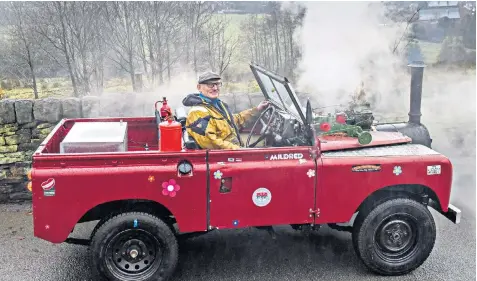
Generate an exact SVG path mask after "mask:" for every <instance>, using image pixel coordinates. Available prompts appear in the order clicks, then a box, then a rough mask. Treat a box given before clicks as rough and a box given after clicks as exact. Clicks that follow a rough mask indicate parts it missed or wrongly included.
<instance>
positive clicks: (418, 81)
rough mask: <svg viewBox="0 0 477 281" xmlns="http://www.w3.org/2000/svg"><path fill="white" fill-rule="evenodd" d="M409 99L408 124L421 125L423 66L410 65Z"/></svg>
mask: <svg viewBox="0 0 477 281" xmlns="http://www.w3.org/2000/svg"><path fill="white" fill-rule="evenodd" d="M409 66H410V67H411V98H410V107H409V114H408V115H409V123H414V124H421V116H422V114H421V100H422V77H423V73H424V64H410V65H409Z"/></svg>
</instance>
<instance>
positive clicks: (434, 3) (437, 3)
mask: <svg viewBox="0 0 477 281" xmlns="http://www.w3.org/2000/svg"><path fill="white" fill-rule="evenodd" d="M458 4H459V1H427V7H457V5H458Z"/></svg>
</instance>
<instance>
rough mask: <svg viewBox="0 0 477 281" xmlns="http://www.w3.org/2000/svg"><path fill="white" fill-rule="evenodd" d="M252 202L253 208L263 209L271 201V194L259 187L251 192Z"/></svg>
mask: <svg viewBox="0 0 477 281" xmlns="http://www.w3.org/2000/svg"><path fill="white" fill-rule="evenodd" d="M252 201H253V204H255V206H258V207H265V206H267V205H268V204H270V201H272V193H271V192H270V190H268V189H266V188H264V187H260V188H259V189H257V190H255V191H254V192H253V195H252Z"/></svg>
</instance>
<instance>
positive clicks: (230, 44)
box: [204, 16, 239, 74]
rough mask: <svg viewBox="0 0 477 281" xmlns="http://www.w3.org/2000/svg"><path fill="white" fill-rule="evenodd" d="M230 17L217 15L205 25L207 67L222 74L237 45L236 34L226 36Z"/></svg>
mask: <svg viewBox="0 0 477 281" xmlns="http://www.w3.org/2000/svg"><path fill="white" fill-rule="evenodd" d="M229 24H230V19H228V18H227V17H226V16H220V17H217V18H216V19H215V20H212V21H210V22H209V23H207V24H206V25H205V31H204V33H205V38H206V41H207V49H206V50H207V59H208V63H209V67H210V68H211V69H212V70H213V71H216V72H219V73H220V74H222V73H223V72H224V71H225V70H226V69H227V67H228V66H229V64H230V61H231V59H232V55H233V54H234V51H235V49H236V48H237V46H238V42H239V39H238V37H237V36H231V35H229V36H226V34H225V33H226V29H227V27H228V25H229Z"/></svg>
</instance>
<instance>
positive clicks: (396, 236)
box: [353, 198, 436, 275]
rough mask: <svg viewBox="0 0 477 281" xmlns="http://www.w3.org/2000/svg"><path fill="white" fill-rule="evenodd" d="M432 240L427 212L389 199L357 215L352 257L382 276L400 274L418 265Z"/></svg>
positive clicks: (406, 201) (417, 205)
mask: <svg viewBox="0 0 477 281" xmlns="http://www.w3.org/2000/svg"><path fill="white" fill-rule="evenodd" d="M365 212H366V211H365ZM435 239H436V226H435V223H434V219H433V217H432V214H431V212H430V211H429V210H428V209H427V207H426V206H424V205H423V204H421V203H419V202H416V201H414V200H411V199H407V198H397V199H392V200H389V201H386V202H384V203H382V204H380V205H378V206H377V207H376V208H374V209H372V210H371V211H368V213H364V214H358V217H357V218H356V221H355V224H354V226H353V244H354V248H355V250H356V254H357V255H358V257H359V258H360V259H361V260H362V261H363V263H364V264H365V265H366V266H367V267H368V268H369V269H371V270H372V271H374V272H376V273H378V274H382V275H402V274H406V273H409V272H411V271H413V270H415V269H416V268H418V267H419V266H421V265H422V264H423V263H424V261H425V260H426V259H427V258H428V257H429V255H430V253H431V251H432V249H433V247H434V243H435Z"/></svg>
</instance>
